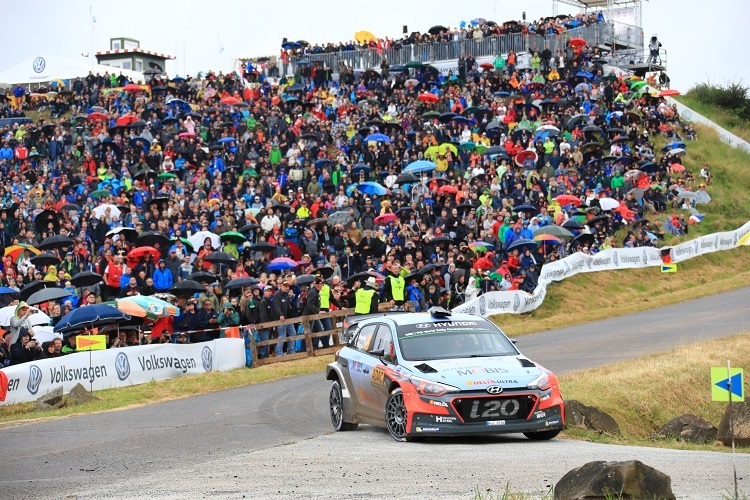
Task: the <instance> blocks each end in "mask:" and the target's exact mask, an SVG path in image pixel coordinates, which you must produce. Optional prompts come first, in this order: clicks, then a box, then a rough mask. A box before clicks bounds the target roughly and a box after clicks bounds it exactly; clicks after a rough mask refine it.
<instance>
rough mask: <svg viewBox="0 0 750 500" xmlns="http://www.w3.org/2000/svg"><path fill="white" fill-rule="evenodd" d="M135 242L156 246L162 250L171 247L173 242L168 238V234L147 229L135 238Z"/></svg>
mask: <svg viewBox="0 0 750 500" xmlns="http://www.w3.org/2000/svg"><path fill="white" fill-rule="evenodd" d="M135 244H136V245H144V246H146V247H154V249H156V248H157V247H158V248H159V249H161V251H162V252H164V251H166V250H168V249H169V247H170V246H171V244H172V242H171V241H169V238H167V236H165V235H164V234H163V233H160V232H159V231H146V232H144V233H141V234H139V235H138V237H137V238H136V239H135Z"/></svg>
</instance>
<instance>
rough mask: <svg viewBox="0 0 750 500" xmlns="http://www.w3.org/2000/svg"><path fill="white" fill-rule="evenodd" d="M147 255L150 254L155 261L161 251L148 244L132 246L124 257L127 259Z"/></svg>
mask: <svg viewBox="0 0 750 500" xmlns="http://www.w3.org/2000/svg"><path fill="white" fill-rule="evenodd" d="M147 255H150V256H151V257H153V259H154V260H157V261H158V260H159V259H160V258H161V253H160V252H159V250H157V249H156V248H154V247H149V246H144V247H137V248H134V249H133V250H131V251H130V252H128V254H127V255H126V257H127V259H128V260H138V259H142V258H145V257H146V256H147Z"/></svg>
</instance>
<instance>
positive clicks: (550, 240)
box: [534, 234, 563, 245]
mask: <svg viewBox="0 0 750 500" xmlns="http://www.w3.org/2000/svg"><path fill="white" fill-rule="evenodd" d="M534 241H536V242H538V243H541V244H542V245H559V244H560V243H562V242H563V240H562V239H560V238H558V237H557V236H554V235H552V234H537V235H535V236H534Z"/></svg>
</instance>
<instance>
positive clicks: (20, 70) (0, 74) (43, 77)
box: [0, 56, 144, 85]
mask: <svg viewBox="0 0 750 500" xmlns="http://www.w3.org/2000/svg"><path fill="white" fill-rule="evenodd" d="M89 71H92V72H93V73H94V74H97V73H99V74H101V75H103V74H104V73H105V72H107V71H109V72H110V73H112V72H115V73H116V74H118V75H119V74H120V73H122V74H123V75H125V77H127V78H128V79H130V80H131V81H132V82H134V83H138V82H143V81H144V78H143V73H139V72H137V71H132V70H127V69H121V68H113V67H111V66H104V65H102V64H93V65H92V64H89V63H88V62H86V61H84V60H81V61H76V60H73V59H65V58H63V57H57V56H38V57H30V58H28V59H26V60H25V61H22V62H20V63H18V64H16V65H15V66H11V67H10V68H5V69H3V70H2V71H0V83H7V84H10V85H15V84H20V85H26V84H32V83H43V82H51V81H53V80H58V79H62V80H70V79H75V78H76V77H81V78H84V77H86V75H88V74H89Z"/></svg>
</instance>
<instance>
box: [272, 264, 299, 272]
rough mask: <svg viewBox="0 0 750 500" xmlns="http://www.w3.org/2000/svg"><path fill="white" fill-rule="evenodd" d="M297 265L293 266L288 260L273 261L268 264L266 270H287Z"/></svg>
mask: <svg viewBox="0 0 750 500" xmlns="http://www.w3.org/2000/svg"><path fill="white" fill-rule="evenodd" d="M295 267H297V266H293V265H291V264H289V263H287V262H272V263H271V264H268V266H266V271H286V270H287V269H294V268H295Z"/></svg>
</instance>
